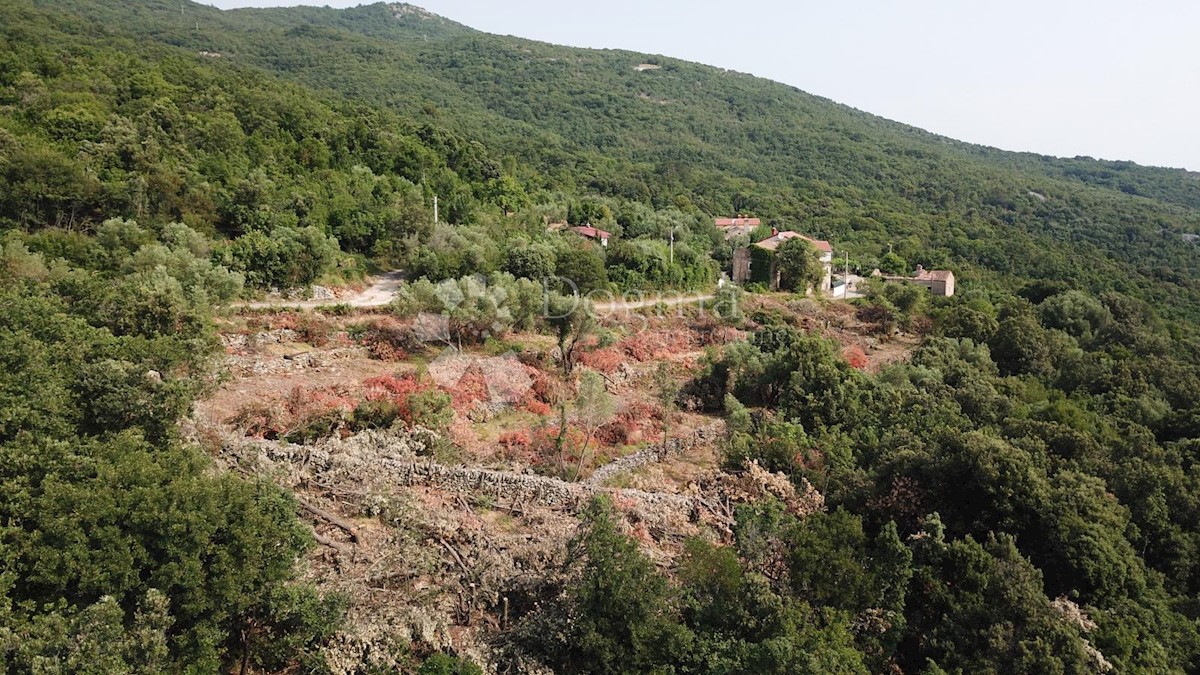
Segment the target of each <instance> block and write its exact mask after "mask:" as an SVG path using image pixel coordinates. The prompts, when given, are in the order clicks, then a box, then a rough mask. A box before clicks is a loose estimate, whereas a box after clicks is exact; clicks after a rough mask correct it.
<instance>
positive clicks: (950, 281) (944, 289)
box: [871, 265, 954, 298]
mask: <svg viewBox="0 0 1200 675" xmlns="http://www.w3.org/2000/svg"><path fill="white" fill-rule="evenodd" d="M871 276H875V277H882V278H883V279H886V280H888V281H901V282H904V283H906V284H915V285H917V286H924V287H925V288H928V289H929V292H930V293H932V294H933V295H936V296H938V297H941V298H948V297H950V296H952V295H954V272H951V271H950V270H927V269H925V268H924V267H922V266H921V265H917V269H916V271H915V272H913V275H912V276H911V277H905V276H889V275H886V274H881V273H880V272H879V270H875V272H874V273H873V274H872V275H871Z"/></svg>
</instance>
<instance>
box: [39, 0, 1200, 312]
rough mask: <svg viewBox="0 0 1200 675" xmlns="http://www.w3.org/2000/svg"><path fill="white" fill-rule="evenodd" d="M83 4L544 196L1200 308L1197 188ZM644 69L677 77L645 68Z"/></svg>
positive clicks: (631, 88)
mask: <svg viewBox="0 0 1200 675" xmlns="http://www.w3.org/2000/svg"><path fill="white" fill-rule="evenodd" d="M35 4H37V5H39V6H41V7H44V8H47V9H46V11H51V10H50V9H49V7H50V6H51V3H42V2H39V3H35ZM53 6H54V7H62V5H60V4H58V3H55V4H54V5H53ZM69 6H70V8H71V11H73V12H77V13H80V14H83V15H85V16H88V17H90V18H93V19H94V20H95V22H96V24H97V25H103V26H105V27H106V28H105V29H104V30H107V31H113V32H124V33H127V34H129V35H134V34H137V35H147V34H148V35H151V36H153V37H154V38H155V39H156V40H158V41H160V42H162V43H164V44H169V45H174V46H177V47H181V48H186V49H187V50H190V51H193V53H195V52H198V51H201V50H203V51H206V52H216V53H220V54H222V58H221V60H223V61H225V62H227V63H229V64H237V65H240V66H252V67H255V68H260V69H263V70H266V71H269V72H270V73H272V74H273V75H275V76H278V77H283V78H286V79H290V80H293V81H296V82H301V83H304V84H307V85H310V86H314V87H317V88H319V89H322V90H325V91H329V92H336V93H337V94H339V95H342V96H346V97H348V98H352V99H354V100H355V101H360V102H367V103H371V104H375V105H380V106H385V107H388V108H392V109H394V110H397V111H399V112H400V113H402V114H404V115H406V116H410V117H412V118H415V119H418V120H422V121H426V122H432V123H435V124H437V125H439V126H445V127H448V128H451V129H454V130H455V131H457V132H459V133H462V134H464V135H466V136H468V137H472V138H477V139H479V140H481V141H483V143H484V144H485V145H486V146H487V147H488V148H489V149H490V151H491V152H492V153H493V154H496V155H501V156H508V157H511V158H512V160H514V161H510V163H509V166H511V167H512V168H513V171H514V172H516V174H517V175H519V176H520V177H521V179H522V181H523V182H524V183H525V184H526V186H527V187H528V188H529V189H530V190H538V189H541V190H545V191H547V192H559V191H565V192H567V193H568V194H589V193H591V194H599V195H605V196H609V197H612V198H615V199H619V200H633V201H640V202H644V203H648V204H651V205H653V206H655V207H658V208H662V207H665V206H671V205H674V206H678V207H680V208H682V209H684V210H693V211H696V212H699V213H704V214H710V215H711V214H722V213H731V212H753V213H756V214H758V215H762V216H765V217H767V218H770V219H773V221H774V222H776V223H777V224H780V225H782V226H787V227H795V228H798V229H804V230H807V231H810V232H812V233H814V234H818V235H821V236H824V237H827V238H831V239H833V240H835V242H836V243H837V244H838V246H839V248H841V247H845V248H846V249H849V250H850V251H851V252H852V253H853V254H854V255H856V257H859V258H862V259H863V261H864V262H865V263H867V264H869V263H870V262H871V261H872V260H873V259H874V258H875V257H877V256H879V255H881V254H882V252H884V251H887V250H888V249H889V248H894V249H895V250H896V251H897V252H898V253H899V254H900V255H902V256H904V257H905V258H907V259H908V260H909V261H910V262H913V263H915V262H922V263H924V264H926V265H927V266H929V265H946V264H953V265H955V266H956V267H958V268H960V269H964V270H966V271H967V272H968V276H971V274H970V270H972V269H976V270H979V271H980V273H983V274H985V275H986V274H989V273H992V272H996V273H999V274H1000V275H1002V277H1008V278H1012V277H1014V276H1020V277H1026V278H1028V277H1036V278H1044V279H1056V280H1060V281H1063V282H1066V283H1069V284H1074V285H1081V286H1085V287H1089V288H1091V289H1092V290H1096V291H1100V290H1105V289H1120V290H1124V291H1127V292H1134V293H1138V294H1141V295H1143V296H1145V297H1148V298H1152V299H1156V300H1160V301H1162V302H1165V303H1170V304H1172V305H1174V306H1176V307H1177V308H1179V309H1180V310H1181V311H1187V312H1188V313H1191V311H1192V310H1191V309H1190V308H1191V306H1193V305H1200V287H1198V286H1197V284H1196V280H1197V279H1198V278H1200V263H1197V259H1196V256H1195V255H1194V248H1193V246H1192V244H1191V243H1190V242H1189V241H1188V239H1189V238H1187V237H1184V236H1183V235H1185V234H1191V233H1193V232H1196V231H1200V213H1198V212H1197V208H1198V207H1200V181H1198V180H1196V177H1195V175H1194V174H1188V173H1186V172H1182V171H1173V170H1165V169H1153V168H1145V167H1138V166H1136V165H1134V164H1131V163H1113V162H1096V161H1092V160H1088V159H1085V158H1077V159H1054V158H1046V157H1040V156H1037V155H1030V154H1022V153H1008V152H1002V151H999V150H995V149H991V148H985V147H981V146H974V145H970V144H965V143H960V142H957V141H953V140H950V139H947V138H944V137H940V136H937V135H934V134H930V133H927V132H924V131H921V130H919V129H916V128H913V127H909V126H906V125H902V124H898V123H895V122H890V121H888V120H884V119H882V118H879V117H875V116H873V115H869V114H867V113H863V112H860V111H857V110H853V109H850V108H847V107H845V106H841V105H838V104H836V103H833V102H831V101H828V100H826V99H822V98H820V97H816V96H811V95H809V94H805V93H804V92H801V91H799V90H797V89H795V88H793V87H789V86H785V85H781V84H777V83H774V82H770V81H766V80H762V79H760V78H755V77H752V76H748V75H743V74H739V73H732V72H727V71H723V70H721V69H718V68H712V67H708V66H702V65H698V64H693V63H688V62H683V61H679V60H675V59H670V58H666V57H661V56H652V55H645V54H636V53H631V52H624V51H614V50H586V49H575V48H567V47H558V46H554V45H549V44H545V43H539V42H534V41H529V40H523V39H519V38H512V37H500V36H494V35H488V34H485V33H479V32H476V31H471V30H470V29H467V28H465V27H461V26H458V25H457V24H453V23H451V22H448V21H446V20H443V19H440V18H437V17H434V16H433V15H429V14H425V13H421V12H419V11H418V10H416V9H413V8H411V7H409V6H406V5H383V4H376V5H370V6H366V7H360V8H356V9H354V10H342V11H336V10H328V9H315V8H302V9H262V10H258V9H255V10H250V9H247V10H236V11H227V12H221V11H217V10H214V9H212V8H208V7H204V6H199V5H191V4H188V5H184V10H183V11H182V12H180V11H179V9H178V6H175V5H172V4H168V3H159V2H139V3H131V4H129V5H122V6H121V7H120V8H112V7H109V6H107V5H104V4H102V3H98V2H95V1H94V0H74V1H73V2H71V3H69ZM643 62H651V63H655V64H657V65H660V66H661V67H660V68H659V69H647V70H636V69H635V66H637V65H639V64H641V63H643ZM1185 304H1186V305H1187V308H1186V309H1185V308H1184V307H1183V305H1185Z"/></svg>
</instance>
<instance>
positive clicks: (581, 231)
mask: <svg viewBox="0 0 1200 675" xmlns="http://www.w3.org/2000/svg"><path fill="white" fill-rule="evenodd" d="M567 229H568V230H570V231H571V232H574V233H575V234H578V235H579V236H581V237H587V238H588V239H594V240H596V241H598V242H600V245H601V246H608V239H609V237H611V236H612V234H611V233H609V232H605V231H604V230H601V229H599V228H595V227H592V226H591V225H581V226H579V227H568V228H567Z"/></svg>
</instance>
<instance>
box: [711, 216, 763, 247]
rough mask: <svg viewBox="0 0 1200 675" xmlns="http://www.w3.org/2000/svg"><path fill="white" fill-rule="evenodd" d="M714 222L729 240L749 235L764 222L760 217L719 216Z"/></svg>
mask: <svg viewBox="0 0 1200 675" xmlns="http://www.w3.org/2000/svg"><path fill="white" fill-rule="evenodd" d="M713 224H714V225H716V226H717V229H718V230H720V231H721V234H723V235H725V240H726V241H728V240H730V239H733V238H734V237H738V236H749V234H750V233H751V232H753V231H754V228H756V227H758V226H759V225H761V224H762V221H761V220H759V219H758V218H743V217H741V216H738V217H737V218H717V219H715V220H713Z"/></svg>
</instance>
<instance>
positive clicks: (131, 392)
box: [0, 0, 1200, 673]
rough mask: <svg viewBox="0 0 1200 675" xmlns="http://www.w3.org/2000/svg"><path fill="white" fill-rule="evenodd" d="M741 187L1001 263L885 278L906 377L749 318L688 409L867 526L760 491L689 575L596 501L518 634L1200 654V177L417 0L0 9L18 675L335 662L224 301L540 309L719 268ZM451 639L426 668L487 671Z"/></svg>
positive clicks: (574, 645)
mask: <svg viewBox="0 0 1200 675" xmlns="http://www.w3.org/2000/svg"><path fill="white" fill-rule="evenodd" d="M641 63H650V64H655V65H658V66H660V67H659V68H657V69H646V70H636V69H635V68H634V67H635V66H637V65H638V64H641ZM435 196H436V197H437V198H438V204H439V209H440V215H441V216H442V217H441V219H440V221H439V222H437V223H435V222H434V218H433V200H434V197H435ZM735 213H750V214H754V215H757V216H760V217H762V218H763V219H765V220H766V222H768V223H769V224H772V225H775V226H778V227H779V228H780V229H789V228H790V229H797V230H802V231H805V232H807V233H809V234H812V235H814V236H820V237H823V238H827V239H830V240H832V241H833V242H834V245H835V247H836V248H837V250H838V251H839V253H840V252H842V251H846V252H848V253H849V255H850V256H851V258H852V260H853V262H854V264H855V266H856V267H858V268H860V269H867V270H869V269H870V268H872V267H876V266H882V267H884V268H885V269H889V270H891V271H894V272H901V271H903V270H904V269H906V268H910V267H911V266H914V265H916V264H923V265H925V266H926V267H931V268H932V267H950V268H952V269H954V270H955V271H956V273H958V275H959V278H960V280H962V282H963V283H962V287H963V289H964V291H963V292H962V293H960V294H959V296H957V297H956V298H954V299H948V300H938V301H936V302H934V301H931V300H930V299H929V298H928V297H927V296H926V295H925V294H924V292H923V291H921V290H920V289H916V288H913V287H906V286H897V285H880V286H877V287H873V288H871V289H870V293H869V294H868V297H867V298H865V299H863V300H861V301H859V308H858V309H859V312H860V314H861V315H862V316H864V317H866V318H868V319H870V320H871V321H872V322H873V323H875V324H877V325H878V326H880V333H881V335H883V336H885V337H886V336H887V335H890V334H891V333H892V331H893V330H904V331H907V332H911V333H916V334H921V335H923V336H924V340H923V343H922V345H921V346H920V347H919V348H918V349H917V351H916V352H915V353H914V354H913V356H912V358H911V359H910V361H908V362H906V363H903V364H899V365H894V366H890V367H888V368H885V369H883V370H882V371H880V372H878V373H873V374H866V373H863V372H860V371H858V370H855V369H854V368H852V367H851V366H850V365H849V364H848V363H847V362H846V361H845V360H844V359H843V358H842V357H841V355H840V354H838V353H837V351H836V350H835V349H834V348H833V347H832V346H831V345H830V344H828V343H826V342H824V341H822V340H820V339H818V338H815V337H812V336H809V335H805V334H803V333H802V332H801V331H799V330H797V329H796V328H795V327H794V326H792V325H790V324H789V323H788V321H786V320H785V319H783V318H781V317H779V316H774V315H771V314H770V313H761V314H758V315H754V316H747V317H740V318H733V317H730V318H727V319H726V320H727V321H728V322H729V323H731V324H732V325H735V326H737V327H740V328H743V329H745V330H747V331H748V332H749V333H750V334H751V336H752V337H751V338H750V340H749V341H747V342H742V343H735V344H733V345H730V346H729V347H728V348H727V349H726V350H725V351H724V352H723V353H716V352H714V353H713V354H711V355H710V357H709V359H708V360H707V362H706V363H705V364H704V371H703V372H702V373H701V374H700V375H698V376H697V377H696V378H695V379H694V381H692V382H691V383H690V384H689V386H688V388H687V389H686V390H685V391H684V392H683V393H682V394H681V397H682V399H685V400H687V401H689V402H691V403H692V404H694V405H696V406H698V407H699V408H701V409H703V410H706V411H708V412H710V413H712V414H714V415H721V416H723V417H725V418H726V419H727V422H728V427H729V430H730V431H729V437H728V438H727V439H726V442H725V447H724V450H725V453H724V455H725V463H726V466H727V468H728V469H729V470H730V471H740V470H745V469H747V468H748V467H749V466H750V465H751V463H752V462H753V463H756V464H757V465H759V466H762V467H765V468H767V469H769V470H771V471H778V472H782V473H784V474H786V475H787V476H789V477H790V478H792V479H793V480H794V481H795V483H796V484H797V485H800V484H802V483H803V481H808V482H809V483H810V484H811V485H813V486H816V487H817V488H819V489H820V490H821V492H823V493H824V494H825V496H826V502H827V504H828V507H829V508H828V509H827V511H825V512H821V513H818V514H815V515H811V516H809V517H807V518H800V517H798V516H797V515H796V514H794V513H791V512H789V510H788V508H787V505H786V504H782V503H774V502H771V501H770V500H766V501H763V502H761V503H758V504H755V505H752V506H745V507H742V509H741V511H740V512H739V513H738V514H737V527H736V531H735V532H734V536H735V542H736V543H735V545H734V546H730V547H715V546H713V545H711V544H710V543H706V542H701V541H694V542H690V543H689V544H688V547H687V551H686V553H685V555H684V556H682V558H681V559H680V560H679V561H677V562H676V564H675V566H674V567H673V568H672V570H671V572H672V574H671V575H670V578H668V577H666V576H663V575H661V574H659V573H658V570H656V568H655V566H654V564H653V563H652V562H650V561H649V560H648V559H647V558H646V557H645V556H644V555H643V554H642V553H640V552H639V550H638V548H637V546H636V544H635V543H634V542H633V541H632V540H630V539H629V538H628V537H626V536H625V535H623V534H621V533H620V532H619V530H618V528H616V526H615V525H614V523H613V518H614V517H613V515H612V512H611V508H610V505H608V504H606V503H604V502H603V501H600V502H597V503H596V504H594V505H593V506H592V507H591V508H590V510H589V511H588V512H587V514H586V517H585V524H586V527H585V528H583V530H582V531H581V533H580V535H579V536H578V537H577V539H576V541H575V542H574V548H573V551H572V553H573V556H572V558H571V559H572V564H571V565H570V566H569V568H568V569H565V570H563V575H562V578H561V579H559V580H556V581H555V583H557V584H559V585H558V586H556V587H550V588H546V589H543V592H544V593H545V596H544V598H543V599H545V600H547V602H545V603H543V604H542V605H541V608H540V609H539V610H536V611H530V612H528V613H526V614H524V615H522V616H517V617H514V622H513V626H512V627H511V629H510V630H508V632H507V633H506V634H505V635H504V636H502V637H501V638H500V640H499V642H501V643H503V648H504V649H509V650H513V651H514V653H519V654H521V655H533V656H534V657H535V658H537V659H539V660H541V661H542V662H544V663H546V664H548V665H551V666H553V667H555V668H556V669H557V670H558V671H559V672H564V673H571V672H580V673H584V672H602V673H625V672H659V673H668V672H676V673H769V672H778V673H791V672H814V673H816V672H913V673H916V672H926V673H943V672H960V673H972V672H1005V673H1009V672H1011V673H1026V672H1060V673H1067V672H1070V673H1082V672H1095V671H1097V670H1103V669H1104V668H1105V667H1108V668H1111V669H1112V670H1113V671H1115V672H1147V673H1151V672H1153V673H1159V672H1196V671H1197V670H1200V624H1198V620H1200V484H1197V477H1196V469H1195V463H1196V461H1197V458H1198V457H1200V454H1198V453H1200V421H1198V420H1200V406H1198V405H1197V402H1196V400H1195V395H1194V392H1195V391H1197V389H1198V388H1200V342H1198V341H1197V339H1196V326H1197V323H1196V322H1197V321H1200V262H1197V260H1198V258H1197V256H1196V250H1195V244H1194V243H1193V240H1194V239H1195V238H1196V237H1195V236H1194V235H1197V234H1200V179H1198V178H1197V176H1196V175H1194V174H1189V173H1187V172H1184V171H1177V170H1170V169H1158V168H1149V167H1141V166H1138V165H1135V164H1132V163H1128V162H1100V161H1095V160H1091V159H1088V158H1074V159H1058V158H1049V157H1042V156H1037V155H1030V154H1021V153H1010V152H1003V151H999V150H995V149H991V148H984V147H979V146H972V145H968V144H963V143H960V142H957V141H953V140H950V139H946V138H942V137H939V136H936V135H933V134H930V133H927V132H924V131H921V130H918V129H914V128H911V127H907V126H904V125H901V124H898V123H894V122H890V121H887V120H883V119H881V118H877V117H874V116H871V115H869V114H866V113H862V112H859V111H855V110H852V109H849V108H846V107H844V106H840V105H838V104H836V103H834V102H831V101H828V100H825V99H821V98H819V97H814V96H811V95H809V94H806V93H804V92H801V91H798V90H796V89H794V88H791V87H787V86H785V85H781V84H778V83H773V82H769V81H766V80H762V79H758V78H755V77H752V76H749V75H744V74H739V73H732V72H727V71H723V70H721V69H717V68H712V67H708V66H702V65H697V64H692V63H686V62H682V61H678V60H675V59H671V58H668V57H663V56H656V55H645V54H635V53H630V52H622V51H612V50H604V51H598V50H582V49H572V48H566V47H558V46H553V45H548V44H544V43H538V42H531V41H527V40H521V39H518V38H511V37H499V36H493V35H488V34H484V33H480V32H477V31H474V30H472V29H470V28H467V27H465V26H461V25H459V24H456V23H453V22H450V21H447V20H445V19H442V18H440V17H436V16H433V15H431V14H428V13H425V12H423V11H420V10H417V9H416V8H413V7H411V6H408V5H383V4H376V5H368V6H363V7H359V8H355V9H352V10H332V9H328V8H294V9H287V10H237V11H227V12H223V11H219V10H216V9H213V8H210V7H207V6H203V5H197V4H192V3H187V2H184V3H176V2H165V1H159V0H137V1H133V0H131V1H129V2H120V3H111V2H103V1H101V0H69V1H67V2H49V1H41V0H10V1H8V2H5V3H3V4H2V5H0V365H2V368H0V484H2V487H3V489H2V490H0V669H8V670H12V671H14V672H33V671H37V672H49V671H53V670H56V669H57V670H58V671H63V672H74V671H84V670H94V671H103V672H126V671H133V670H140V671H144V672H161V671H177V670H191V671H195V672H213V671H217V670H219V669H221V668H230V667H232V664H235V663H238V662H240V663H242V664H243V666H244V667H251V668H254V669H260V670H264V671H282V670H287V669H292V670H296V669H302V670H306V671H318V672H319V671H320V670H321V668H322V667H323V666H322V664H321V663H320V659H319V658H318V657H317V656H316V654H317V652H318V650H319V646H320V644H321V643H322V641H323V640H326V639H328V638H329V636H330V635H332V634H333V632H334V631H335V630H336V629H337V626H338V623H339V617H340V611H341V610H340V602H341V601H340V599H339V598H338V597H336V596H332V595H323V594H322V593H321V592H320V591H319V590H318V589H316V588H314V587H313V586H311V585H308V584H306V583H304V582H302V581H300V580H298V579H297V577H296V570H295V563H296V561H297V560H298V559H299V557H300V556H301V555H303V553H304V552H305V551H306V550H307V549H308V547H309V546H310V545H311V537H310V535H309V533H308V532H307V530H306V528H304V527H302V526H301V524H300V523H299V521H298V520H297V519H296V518H295V515H294V511H295V505H294V504H293V503H292V500H291V498H290V497H289V496H288V495H287V494H286V493H284V492H282V491H281V490H279V489H277V488H275V487H274V486H272V485H270V484H267V483H263V482H260V481H258V480H255V479H252V478H249V477H245V476H241V475H239V474H236V473H222V472H218V471H215V470H214V469H213V466H212V461H211V458H209V457H208V456H206V455H205V454H204V453H203V452H202V451H200V450H198V449H196V448H193V447H191V446H189V445H187V444H186V443H184V442H182V441H181V440H180V435H179V433H178V430H177V424H178V422H179V421H180V420H181V419H182V418H184V417H186V415H187V414H188V412H189V410H190V407H191V405H192V403H193V402H194V401H195V400H196V398H197V397H199V396H202V395H203V394H204V393H205V392H206V391H209V390H210V389H211V388H212V387H213V386H214V385H215V381H214V372H213V358H214V356H215V355H216V354H217V343H216V339H215V336H214V329H213V326H212V313H213V311H214V307H216V306H219V305H221V304H224V303H227V302H229V301H230V300H232V299H234V298H237V297H241V296H245V295H253V294H255V293H259V292H261V291H262V290H263V289H270V288H291V287H303V286H307V285H309V284H312V283H314V282H318V281H326V280H329V281H334V282H336V281H345V280H352V279H356V278H359V277H361V276H362V275H364V274H366V273H368V272H370V271H372V270H374V269H376V268H379V267H397V268H402V269H404V270H406V271H407V272H408V273H409V274H410V276H412V277H413V278H414V279H415V278H420V277H423V278H424V279H425V281H423V282H422V281H418V282H415V283H413V284H412V285H411V286H410V287H409V294H408V295H407V296H405V295H403V294H402V300H403V299H404V298H409V299H410V300H411V302H412V304H413V305H414V307H416V305H418V304H420V302H419V301H422V299H424V301H427V302H430V303H432V302H433V300H430V299H429V298H431V297H433V298H434V299H436V298H435V291H434V290H433V289H434V286H433V285H432V284H433V283H435V282H440V281H444V280H447V279H461V281H459V282H458V283H460V284H469V283H471V279H469V278H468V279H462V278H463V277H470V275H475V274H485V275H490V277H489V278H490V279H491V280H492V281H491V283H492V285H493V286H494V287H498V288H508V289H510V291H511V293H512V294H513V297H520V298H521V301H520V304H521V306H522V307H523V308H524V309H525V310H529V308H530V307H533V306H535V305H536V296H537V295H538V290H539V289H538V288H537V287H536V286H537V285H536V284H534V283H533V282H536V281H539V280H540V279H542V278H544V277H547V276H550V275H559V276H562V277H566V278H569V279H571V280H573V281H574V282H575V283H576V284H577V285H578V287H579V288H580V289H581V290H583V291H588V290H613V291H620V290H634V289H711V287H712V285H713V283H714V282H715V280H716V278H717V276H718V274H719V273H720V270H721V269H722V267H723V266H724V265H725V264H727V262H728V260H729V256H730V254H731V246H730V244H728V243H726V242H723V241H722V240H721V237H720V235H719V234H718V233H717V232H716V231H715V229H714V227H713V226H712V217H713V216H727V215H732V214H735ZM559 221H564V222H566V223H569V224H575V225H577V224H584V223H591V224H593V225H596V226H599V227H603V228H604V229H606V230H609V231H611V232H612V233H613V234H614V240H613V241H612V242H611V243H610V245H609V246H608V247H606V248H601V247H599V246H598V245H595V244H591V243H584V242H582V240H579V239H576V238H573V237H572V236H571V235H566V234H558V233H548V232H547V228H546V225H547V224H548V223H551V222H559ZM669 239H673V240H674V246H671V245H670V244H669V243H668V240H669ZM800 267H801V268H803V265H800ZM801 276H803V275H801ZM557 290H564V289H561V288H559V289H557ZM414 311H415V310H414ZM533 315H534V312H533V311H532V310H530V311H527V312H525V313H524V314H523V315H522V317H523V318H522V321H524V320H526V319H528V321H526V323H529V324H530V325H533V324H535V323H536V322H534V321H533V318H532V317H533ZM494 318H495V317H487V319H488V325H489V326H491V325H495V321H494ZM471 320H478V317H474V316H471V317H467V319H464V320H463V323H464V324H467V323H469V321H471ZM510 320H511V321H510V323H512V324H514V325H515V324H516V323H518V321H517V320H516V318H514V317H510ZM542 328H543V329H544V330H549V331H551V332H553V331H554V330H555V329H556V327H555V326H549V327H546V326H543V327H542ZM577 328H578V327H577V326H568V329H570V330H575V329H577ZM562 330H563V331H565V330H567V329H562ZM551 600H552V601H553V602H550V601H551ZM1063 606H1070V607H1076V606H1077V607H1078V608H1080V611H1081V612H1082V615H1084V619H1083V620H1080V621H1077V622H1071V621H1067V620H1064V619H1063V618H1062V611H1061V608H1062V607H1063ZM1097 650H1098V651H1097ZM1099 654H1102V655H1103V656H1099ZM442 658H443V657H440V656H439V657H436V658H435V659H431V660H430V662H429V663H432V664H434V665H430V666H429V669H428V670H426V671H424V672H471V669H470V667H469V666H468V665H467V664H465V663H463V662H459V661H457V660H455V659H451V658H449V657H446V658H445V660H444V661H443V660H441V659H442ZM1106 664H1107V665H1106Z"/></svg>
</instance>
